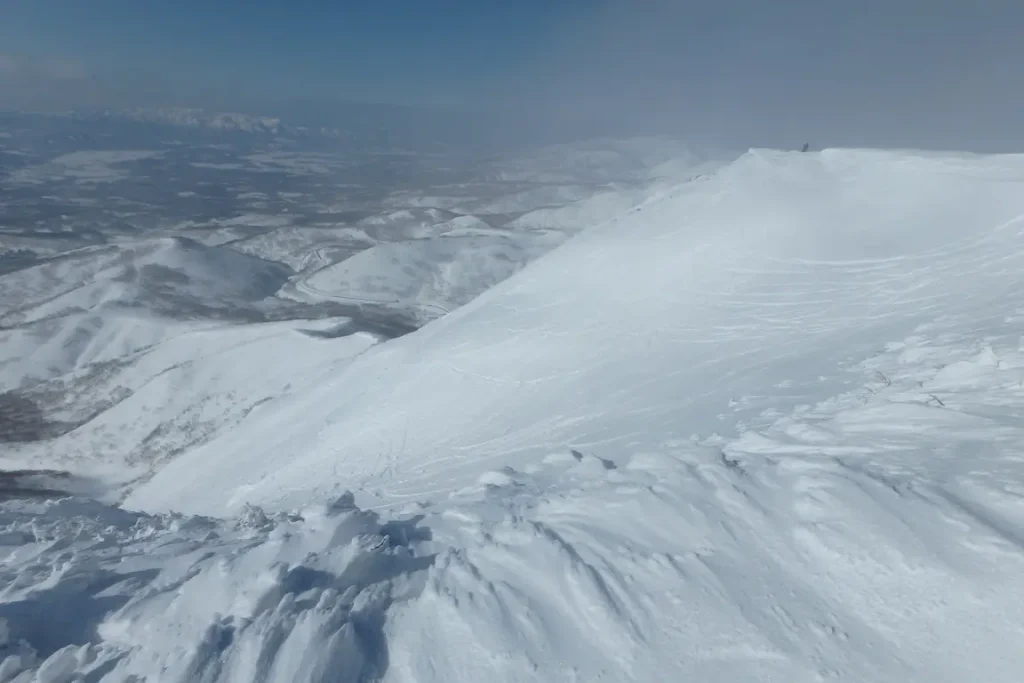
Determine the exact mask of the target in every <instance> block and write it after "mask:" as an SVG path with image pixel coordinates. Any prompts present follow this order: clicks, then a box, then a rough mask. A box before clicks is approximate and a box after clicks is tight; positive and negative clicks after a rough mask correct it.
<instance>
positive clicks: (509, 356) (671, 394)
mask: <svg viewBox="0 0 1024 683" xmlns="http://www.w3.org/2000/svg"><path fill="white" fill-rule="evenodd" d="M1016 164H1017V159H1016V158H1008V159H997V160H994V161H991V160H985V159H980V160H975V159H970V158H955V159H933V158H927V157H915V156H900V155H895V154H885V153H873V152H852V151H850V152H848V151H836V152H826V153H822V154H820V155H809V156H796V155H787V154H782V153H772V152H752V153H750V154H748V155H746V156H745V157H743V158H742V159H740V160H739V161H737V162H735V163H734V164H732V165H731V166H729V167H727V168H726V169H723V170H722V171H720V172H719V173H717V174H715V175H714V176H712V177H710V178H709V179H707V180H705V181H698V182H695V183H690V184H684V185H681V186H679V187H678V188H677V189H674V190H672V191H669V192H667V193H666V194H665V195H664V196H661V197H657V198H655V199H652V200H650V201H648V202H647V203H646V205H644V206H643V207H640V208H639V209H638V210H636V211H635V212H634V213H630V214H628V215H627V217H624V218H622V219H620V220H617V221H613V222H612V223H609V224H607V225H605V226H602V227H599V228H595V229H594V230H591V231H588V232H585V233H583V234H581V235H580V236H578V237H577V238H575V239H574V240H572V241H570V242H569V243H567V244H566V245H564V246H563V247H561V248H559V249H556V250H555V251H554V252H552V253H550V254H548V255H547V256H546V257H544V258H542V259H540V260H538V261H536V262H535V263H534V264H532V265H531V266H530V267H528V268H526V269H525V270H524V271H522V272H520V273H519V274H518V275H516V276H514V277H513V278H511V279H510V280H507V281H506V282H505V283H503V284H502V285H500V286H498V287H496V288H495V289H493V290H491V291H489V292H486V293H485V294H483V295H482V296H480V297H479V298H478V299H476V300H475V301H473V302H472V303H470V304H469V305H468V306H466V307H464V308H463V309H461V310H459V311H458V312H456V313H454V314H453V315H451V316H447V317H445V318H444V319H442V320H440V321H437V322H436V323H433V324H431V325H430V326H428V327H426V328H424V329H423V330H421V331H420V332H418V333H416V334H413V335H410V336H408V337H406V338H403V339H400V340H396V341H395V342H393V343H390V344H387V345H385V346H383V347H379V348H377V349H375V350H373V351H372V352H370V353H367V354H365V355H364V356H362V357H361V358H360V359H359V362H357V363H355V364H353V365H352V366H350V367H349V368H347V369H346V371H345V372H344V373H341V374H339V375H338V376H336V377H327V378H324V381H323V382H322V384H321V385H320V387H318V389H317V390H316V391H315V392H313V393H312V394H310V395H308V396H298V397H295V398H294V400H293V401H291V402H289V403H287V404H286V405H282V407H281V409H280V410H279V411H277V412H276V413H275V415H274V416H267V417H265V418H263V419H261V420H260V421H259V422H255V421H254V422H252V423H251V424H245V425H242V427H241V428H240V429H239V430H238V431H237V432H235V433H232V434H231V435H230V436H227V437H225V439H224V440H223V441H221V442H215V443H212V444H211V445H210V446H209V448H208V449H204V450H200V451H196V452H194V453H191V454H189V455H187V456H185V457H183V458H182V459H180V460H179V461H177V462H176V463H175V464H173V465H172V466H170V467H169V468H168V469H167V470H165V471H164V472H162V473H161V474H160V475H158V476H157V477H156V479H154V481H153V483H152V487H151V489H150V490H145V491H141V492H140V493H139V496H138V499H137V501H138V502H140V503H141V502H142V501H143V500H145V501H146V503H147V505H148V506H150V507H159V506H160V505H161V504H162V505H168V506H185V507H187V508H188V509H195V510H202V511H206V512H223V511H225V510H227V509H231V508H232V507H236V508H237V506H238V505H241V504H242V503H243V502H246V501H250V502H258V503H260V504H268V505H272V506H274V507H278V506H291V505H294V504H296V503H297V502H298V500H299V497H301V498H302V499H303V500H305V499H308V497H310V496H313V497H328V496H330V495H332V494H333V492H334V489H335V487H339V486H340V487H354V488H359V489H360V490H362V491H363V493H362V495H363V500H364V501H366V502H384V503H393V502H394V501H395V500H398V499H406V498H413V499H416V498H420V497H422V496H426V495H436V494H437V493H439V492H441V491H453V490H456V489H458V488H459V487H460V486H462V485H465V484H468V483H471V482H472V481H474V479H475V478H476V477H477V476H479V475H480V474H482V473H483V472H485V471H487V470H489V469H492V468H495V467H501V466H504V465H512V466H516V467H518V466H521V465H522V464H524V463H531V462H536V461H537V460H538V459H539V458H541V457H543V456H544V455H545V454H546V453H548V452H550V451H551V450H553V449H554V450H558V449H561V448H565V447H569V446H573V447H579V448H585V449H594V450H595V451H597V452H599V453H601V454H607V455H613V454H616V453H619V452H621V450H622V449H629V450H645V449H649V448H654V447H657V446H659V445H660V444H662V443H663V442H664V440H665V439H678V438H687V437H689V436H690V435H691V434H703V435H707V434H709V433H711V432H715V431H720V432H725V433H731V434H734V435H735V434H738V433H739V432H740V431H741V430H740V428H739V427H738V426H737V425H738V424H750V425H756V424H767V422H766V421H765V419H764V418H763V417H761V413H762V411H764V410H766V409H768V408H772V409H774V410H786V409H787V408H788V407H792V406H793V405H796V404H798V403H813V402H814V401H816V400H822V399H825V398H827V397H829V396H831V395H834V394H835V393H837V392H839V391H842V390H845V389H846V388H848V383H847V379H846V378H845V377H844V376H842V375H840V374H837V373H836V372H835V371H834V370H835V368H836V367H837V366H838V364H839V363H841V362H842V361H844V360H845V359H847V358H850V357H851V356H852V357H856V356H858V355H860V356H861V357H863V356H865V355H867V354H870V353H873V352H874V351H875V350H877V349H878V348H879V346H880V345H882V344H884V343H886V342H889V341H899V340H901V339H903V338H904V337H906V336H907V335H910V334H912V333H913V331H914V329H915V328H916V327H917V326H918V325H920V324H923V323H926V322H930V321H933V320H934V319H935V318H936V317H937V316H948V315H954V314H959V315H965V316H974V315H976V314H977V311H978V309H979V307H980V306H983V305H984V304H986V303H988V302H992V303H993V304H996V303H998V304H999V305H1001V306H1004V307H1007V309H1008V310H1007V311H1006V312H1007V313H1009V312H1011V311H1012V310H1016V308H1015V307H1016V305H1017V304H1016V302H1015V300H1014V299H1013V297H1012V296H1011V295H1012V294H1013V293H1014V292H1016V291H1017V290H1018V280H1017V278H1016V277H1009V276H1010V275H1012V274H1013V273H1014V272H1015V270H1014V269H1015V267H1016V265H1018V264H1017V263H1016V260H1015V259H1017V258H1020V259H1022V260H1024V255H1020V256H1018V254H1020V253H1021V252H1020V250H1018V249H1017V248H1016V246H1017V236H1016V232H1015V229H1016V226H1017V224H1016V223H1013V222H1012V221H1014V220H1016V218H1017V216H1019V215H1020V214H1022V213H1024V195H1022V194H1021V192H1020V187H1021V186H1020V184H1019V183H1018V182H1016V181H1015V179H1016V178H1017V176H1016V175H1015V174H1016V173H1017V171H1018V167H1017V165H1016ZM364 253H366V252H364ZM348 263H351V261H349V262H348ZM342 265H345V264H342ZM999 273H1004V274H1006V276H1007V277H999V275H998V274H999ZM965 282H973V283H976V284H975V286H973V287H971V289H970V290H969V291H964V287H965ZM820 377H823V378H824V379H819V378H820ZM781 382H790V383H793V384H794V385H795V386H797V387H800V389H799V390H787V391H785V392H782V393H781V395H778V396H773V395H772V393H773V392H772V388H773V387H774V386H775V385H776V384H778V383H781ZM341 387H346V389H345V390H342V389H341ZM352 387H358V389H357V390H355V391H353V390H352ZM752 394H754V395H760V396H763V397H765V398H762V399H760V400H746V399H745V397H748V396H750V395H752ZM439 396H443V397H444V398H443V400H439V398H438V397H439ZM734 404H737V405H741V406H743V407H742V408H741V409H739V410H732V408H731V407H730V406H732V405H734ZM496 416H500V419H499V418H497V417H496ZM312 424H315V425H317V427H316V428H309V425H312ZM396 442H399V443H402V444H403V446H402V447H401V448H398V447H397V446H396ZM285 444H287V447H288V448H289V449H290V451H291V452H292V453H293V456H292V457H291V458H289V460H288V462H286V463H282V462H280V460H279V458H278V457H277V453H279V452H280V450H281V449H282V448H284V447H285ZM254 445H255V446H254ZM243 459H244V461H245V462H246V464H247V466H246V468H244V470H240V469H238V468H237V467H236V464H235V463H237V462H239V461H240V460H243ZM199 462H202V463H203V467H202V469H201V470H200V469H199V468H197V467H196V463H199ZM200 471H202V472H203V474H202V475H201V476H202V477H203V478H204V479H207V480H209V481H211V482H214V481H215V482H216V485H215V486H216V489H217V491H218V492H221V493H222V492H223V491H224V490H225V489H228V490H231V489H232V488H234V490H236V492H237V495H234V496H223V495H217V496H213V495H211V492H209V491H205V490H204V487H203V485H202V483H201V482H196V481H193V476H192V475H191V473H194V472H200ZM211 471H213V472H216V473H217V474H216V476H213V477H209V476H208V475H209V472H211ZM313 472H316V473H317V474H316V476H315V477H314V476H312V474H311V473H313ZM271 473H272V474H273V477H272V478H271V477H269V475H270V474H271ZM258 481H263V482H265V483H263V484H259V483H257V482H258ZM288 492H295V493H288ZM300 492H301V493H300ZM160 501H163V503H161V502H160ZM193 505H194V506H195V507H193Z"/></svg>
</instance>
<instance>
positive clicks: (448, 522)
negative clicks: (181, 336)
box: [0, 150, 1024, 683]
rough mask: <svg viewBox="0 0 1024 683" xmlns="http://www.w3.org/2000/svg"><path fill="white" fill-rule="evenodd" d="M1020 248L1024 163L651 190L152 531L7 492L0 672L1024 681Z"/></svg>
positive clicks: (937, 160)
mask: <svg viewBox="0 0 1024 683" xmlns="http://www.w3.org/2000/svg"><path fill="white" fill-rule="evenodd" d="M1022 247H1024V157H1020V156H991V157H978V156H967V155H950V154H919V153H910V152H875V151H858V150H827V151H825V152H822V153H820V154H791V153H780V152H770V151H751V152H750V153H749V154H746V155H744V156H743V157H742V158H740V159H739V160H737V161H736V162H734V163H733V164H731V165H729V166H727V167H725V168H722V169H720V170H718V171H717V172H714V173H712V174H710V175H708V176H706V177H703V178H700V179H698V180H695V181H693V182H686V183H680V184H678V185H676V186H667V187H665V188H663V189H661V190H658V191H656V192H655V193H654V194H653V195H652V196H650V197H648V199H647V200H646V201H645V203H644V204H643V205H642V206H640V207H638V208H637V209H634V210H632V211H630V212H629V213H627V214H626V215H624V216H620V217H618V218H615V219H613V220H611V221H609V222H606V223H604V224H602V225H598V226H596V227H593V228H591V229H589V230H586V231H584V232H582V233H580V234H579V235H577V236H576V237H574V238H573V239H571V240H569V241H568V242H567V243H565V244H563V245H562V246H561V247H558V248H557V249H555V250H554V251H552V252H550V253H548V254H547V255H546V256H543V257H541V258H540V259H538V260H536V261H534V262H532V263H531V264H530V265H528V266H527V267H525V268H524V269H522V270H521V271H520V272H518V273H517V274H516V275H513V276H512V277H510V278H509V279H507V280H505V281H504V282H502V283H501V284H498V285H496V286H495V287H494V288H493V289H491V290H489V291H488V292H486V293H484V294H483V295H481V296H479V297H477V298H476V299H474V300H473V301H471V302H469V303H468V304H466V305H465V306H463V307H462V308H460V309H458V310H457V311H455V312H453V313H452V314H450V315H447V316H445V317H443V318H441V319H439V320H436V321H434V322H432V323H430V324H429V325H427V326H425V327H424V328H423V329H421V330H419V331H418V332H416V333H413V334H410V335H407V336H405V337H401V338H399V339H395V340H392V341H389V342H387V343H384V344H378V345H375V346H370V347H369V348H366V349H365V350H362V352H361V353H360V354H359V355H356V356H354V357H352V358H350V359H348V360H347V361H346V362H344V363H338V364H336V365H334V366H333V367H328V366H324V367H321V368H320V374H319V377H318V378H317V379H318V381H316V382H313V381H305V382H303V384H302V389H301V390H300V391H292V392H291V393H289V394H288V395H286V396H282V397H280V398H277V399H276V400H274V401H273V402H272V403H269V404H268V405H266V406H263V409H261V410H259V411H254V412H253V413H252V414H250V415H249V416H248V417H243V418H241V420H240V422H239V424H238V425H237V426H236V427H235V428H234V429H232V430H227V431H223V432H221V433H220V434H218V435H217V436H215V437H214V438H213V439H212V440H210V441H209V442H208V443H207V444H206V445H205V446H202V447H200V448H197V449H193V450H190V451H189V452H187V453H185V454H183V455H181V456H179V457H178V458H177V459H175V460H173V461H171V462H170V464H168V465H167V466H165V467H163V468H162V469H160V470H158V471H156V473H155V476H154V477H153V478H152V479H150V480H149V481H148V482H147V483H145V484H143V485H141V486H139V487H138V488H136V489H135V490H134V492H133V493H132V494H131V495H130V497H129V498H128V499H127V500H126V501H125V507H126V508H128V509H136V510H145V511H147V513H148V514H141V513H134V512H127V511H125V510H122V509H118V508H110V507H105V506H103V505H100V504H98V503H90V502H83V501H76V500H64V501H60V502H25V501H22V502H8V503H4V504H2V505H0V558H3V560H2V562H0V681H5V682H6V681H8V680H17V681H46V682H54V681H61V682H63V681H71V680H89V681H123V680H136V681H140V680H145V681H238V682H241V681H266V682H271V681H272V682H278V681H280V682H284V681H289V682H291V681H353V682H357V681H358V682H369V681H392V682H398V681H403V682H404V681H417V682H419V683H423V682H440V681H445V682H448V683H450V682H455V683H462V682H466V683H469V682H474V683H475V682H478V681H481V680H488V681H495V682H498V681H501V682H505V681H516V682H519V681H523V682H525V681H538V680H543V681H566V682H568V681H623V682H626V681H686V680H698V681H724V682H728V683H733V682H736V683H738V682H741V681H742V682H748V681H787V683H789V682H803V681H807V682H810V681H825V680H835V681H850V682H851V683H853V682H857V683H862V682H865V681H879V682H883V681H885V682H889V681H891V682H893V683H896V682H901V683H902V682H905V681H950V682H952V681H974V680H985V681H995V682H1000V683H1001V682H1004V681H1005V682H1006V683H1010V682H1016V681H1019V680H1020V672H1021V671H1024V649H1022V648H1021V647H1020V641H1021V638H1022V636H1024V456H1022V455H1021V454H1022V453H1024V421H1022V417H1021V410H1020V406H1021V404H1022V401H1024V344H1022V338H1021V329H1022V327H1021V324H1022V323H1024V306H1022V305H1021V303H1020V301H1021V293H1022V290H1024V275H1022V273H1024V249H1022ZM257 355H258V354H257ZM246 357H247V358H250V359H251V358H254V357H255V356H254V355H247V356H246ZM268 358H269V356H268ZM275 360H279V362H281V363H283V364H287V361H286V360H285V359H280V358H279V357H277V356H275ZM295 362H296V364H297V365H296V367H297V366H298V365H299V364H301V363H300V362H299V361H295ZM305 367H307V368H309V367H312V366H310V365H306V366H305ZM276 372H277V373H278V376H280V377H283V376H284V372H285V370H284V369H283V368H282V369H279V370H277V371H276ZM346 491H351V492H352V493H346ZM252 505H259V506H261V507H260V508H256V507H252ZM370 508H375V511H374V510H371V509H370ZM170 510H175V511H177V512H175V513H170V512H169V511H170ZM182 512H183V513H186V514H188V515H191V514H207V515H215V516H217V517H220V519H214V518H207V517H190V516H183V515H182V514H180V513H182Z"/></svg>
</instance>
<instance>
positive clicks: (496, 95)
mask: <svg viewBox="0 0 1024 683" xmlns="http://www.w3.org/2000/svg"><path fill="white" fill-rule="evenodd" d="M1021 27H1024V2H1021V0H976V1H969V0H849V1H847V0H703V1H700V2H696V1H692V0H478V1H476V2H467V1H465V0H365V1H361V2H356V1H353V0H333V1H332V0H278V1H276V2H271V1H269V0H247V1H245V2H242V1H239V0H205V1H199V0H153V1H151V2H145V1H144V0H24V1H22V0H0V79H6V81H5V82H3V83H0V105H3V104H4V103H5V102H8V103H10V102H15V101H17V100H18V98H21V99H23V100H25V99H27V100H31V99H33V98H34V99H36V100H46V101H51V100H52V101H57V102H61V103H63V102H65V101H67V100H74V99H76V98H77V99H91V100H103V99H107V100H110V101H112V102H115V103H118V104H128V103H138V104H157V103H166V102H168V101H178V100H180V101H181V102H182V103H202V102H204V101H205V102H209V103H214V104H216V105H218V106H231V105H232V103H242V102H253V101H260V102H270V101H289V100H304V99H310V100H331V99H347V100H362V101H382V102H393V103H411V104H416V103H437V104H443V105H448V106H454V107H492V108H496V109H502V110H505V111H513V110H516V109H517V108H519V109H521V110H523V111H531V112H532V111H558V112H563V113H564V112H569V113H574V114H579V115H587V116H601V117H605V118H609V119H613V120H617V121H621V122H622V127H623V128H624V129H629V128H631V127H632V128H635V129H636V130H637V131H646V130H655V129H674V128H679V129H681V130H683V131H687V130H689V131H700V132H702V133H707V134H717V135H725V136H733V137H736V138H737V139H740V138H742V139H744V140H747V139H750V140H759V139H762V138H763V139H765V140H766V141H774V140H782V139H787V140H790V139H796V138H799V137H816V138H825V137H828V138H831V139H834V140H836V141H837V142H842V143H850V144H861V143H870V142H872V141H877V142H878V144H900V143H901V142H904V141H905V142H906V144H917V143H918V142H919V141H928V140H930V141H931V143H930V144H938V145H941V144H942V143H943V142H944V141H945V140H949V141H951V142H957V141H958V139H966V138H967V137H970V136H973V137H975V138H978V139H982V138H985V139H990V140H993V141H998V140H1000V139H1010V138H1012V137H1013V136H1014V135H1016V136H1017V138H1018V139H1020V140H1024V133H1022V132H1021V130H1020V129H1021V125H1020V121H1021V120H1022V116H1024V89H1022V88H1021V87H1020V83H1022V82H1024V39H1021V37H1020V36H1021V32H1022V30H1024V29H1022V28H1021ZM790 141H792V140H790Z"/></svg>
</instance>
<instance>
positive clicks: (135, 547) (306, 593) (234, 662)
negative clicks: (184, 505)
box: [0, 496, 433, 683]
mask: <svg viewBox="0 0 1024 683" xmlns="http://www.w3.org/2000/svg"><path fill="white" fill-rule="evenodd" d="M429 540H430V531H429V529H427V528H425V527H423V526H421V525H419V523H418V520H417V519H415V518H414V519H408V520H402V521H391V522H382V521H381V520H379V519H378V518H377V516H376V515H374V514H373V513H371V512H366V511H362V510H359V509H358V508H356V507H355V506H354V505H353V504H352V502H351V497H350V496H348V497H346V496H342V497H341V498H339V499H338V500H337V501H336V502H334V503H333V504H332V505H329V506H320V507H311V508H307V509H305V510H302V511H301V512H296V513H293V514H290V515H277V516H273V517H268V516H267V515H265V514H264V513H263V512H262V511H260V510H258V509H249V510H247V511H245V512H244V513H243V514H242V515H241V516H240V517H238V518H237V519H235V520H229V521H216V520H211V519H204V518H196V517H192V518H189V517H181V516H159V517H150V516H146V515H139V514H135V513H130V512H126V511H122V510H119V509H116V508H109V507H104V506H101V505H99V504H97V503H91V502H87V501H78V500H75V499H65V500H62V501H59V502H50V503H26V502H22V503H7V504H5V505H4V506H3V507H2V508H0V548H2V551H0V552H3V554H4V559H5V561H4V562H3V564H2V565H0V586H2V587H0V680H3V681H11V680H14V681H41V682H42V681H45V682H46V683H60V682H63V681H71V680H89V681H124V680H136V681H164V682H168V683H169V682H171V681H181V682H182V683H194V682H196V681H237V682H238V683H242V682H245V683H252V682H256V681H265V682H271V681H279V682H281V683H285V682H288V683H293V682H298V681H324V682H326V681H350V682H352V683H357V682H363V681H376V680H380V677H381V676H382V675H383V674H384V673H385V672H386V670H387V667H388V663H389V653H388V645H387V642H386V638H385V634H384V628H385V625H386V620H387V615H388V612H389V610H391V609H392V607H393V606H394V605H396V604H400V603H402V602H404V601H406V600H409V599H411V598H413V597H415V596H416V595H417V594H418V593H419V592H420V591H421V590H422V585H423V583H424V581H425V574H426V570H427V569H428V568H429V567H430V566H431V564H432V563H433V556H432V555H431V554H429V553H428V552H421V551H420V547H421V546H423V545H424V544H425V543H427V542H429Z"/></svg>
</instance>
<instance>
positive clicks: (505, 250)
mask: <svg viewBox="0 0 1024 683" xmlns="http://www.w3.org/2000/svg"><path fill="white" fill-rule="evenodd" d="M450 227H451V226H450V225H449V224H446V225H445V229H448V228H450ZM563 239H564V237H563V236H562V235H559V234H554V235H551V234H546V233H532V234H515V235H513V234H508V233H506V234H500V233H498V234H483V235H481V234H468V235H461V236H452V235H449V236H442V237H436V238H433V239H417V240H409V241H404V242H389V243H385V244H377V245H375V246H373V247H370V248H369V249H366V250H365V251H361V252H359V253H358V254H355V255H354V256H351V257H350V258H348V259H346V260H344V261H341V262H340V263H336V264H334V265H329V266H326V267H324V268H321V269H319V270H316V271H315V272H313V273H311V274H310V275H309V276H307V277H303V278H301V279H299V280H296V281H295V282H294V283H293V284H294V290H292V289H291V288H289V289H288V290H286V292H285V293H284V294H285V295H287V296H292V297H295V298H297V299H299V300H308V301H313V302H315V301H324V300H327V301H331V300H338V301H351V302H357V303H358V302H364V303H378V304H393V305H396V306H398V307H400V308H404V309H411V310H421V309H424V313H425V315H426V316H427V317H428V318H435V317H437V315H438V314H439V313H445V312H447V311H450V310H452V309H454V308H457V307H458V306H462V305H463V304H466V303H468V302H469V301H472V300H473V298H474V297H476V296H477V295H478V294H480V292H484V291H486V290H487V289H489V288H490V287H492V286H494V285H495V284H497V283H499V282H501V281H502V280H504V279H505V278H507V277H509V276H511V275H513V274H514V273H516V272H518V271H519V270H521V269H522V268H523V267H524V266H525V265H526V264H527V263H529V262H530V261H532V260H533V259H535V258H536V257H538V256H539V255H541V254H543V253H545V252H547V251H549V250H550V249H551V248H553V247H554V246H557V245H558V244H559V243H560V242H561V241H562V240H563ZM426 309H429V310H426Z"/></svg>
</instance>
